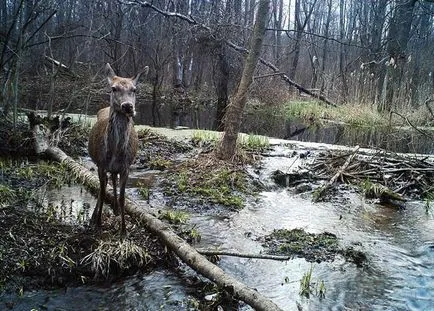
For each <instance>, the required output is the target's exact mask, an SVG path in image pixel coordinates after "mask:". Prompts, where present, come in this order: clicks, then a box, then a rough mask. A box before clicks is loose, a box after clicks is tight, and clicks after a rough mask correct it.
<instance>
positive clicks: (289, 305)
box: [0, 145, 434, 310]
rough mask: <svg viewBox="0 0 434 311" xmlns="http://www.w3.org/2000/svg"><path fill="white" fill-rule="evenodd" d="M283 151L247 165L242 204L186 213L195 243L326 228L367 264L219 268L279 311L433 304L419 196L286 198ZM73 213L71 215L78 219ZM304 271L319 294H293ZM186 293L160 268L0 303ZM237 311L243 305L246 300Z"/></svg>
mask: <svg viewBox="0 0 434 311" xmlns="http://www.w3.org/2000/svg"><path fill="white" fill-rule="evenodd" d="M297 151H298V152H300V151H299V150H297ZM292 152H293V150H292V149H291V148H290V147H285V146H281V145H276V146H274V147H273V151H271V152H270V156H267V157H264V159H263V165H262V169H261V170H260V171H253V169H252V172H251V174H252V175H256V177H258V178H259V179H260V180H261V181H262V182H263V183H265V184H267V185H269V187H268V190H266V191H263V192H261V193H260V194H259V196H258V197H257V198H256V199H255V200H253V199H252V200H251V201H249V202H248V203H247V205H246V207H245V208H244V209H243V210H241V211H239V212H236V213H232V214H230V215H229V216H227V217H222V216H216V215H212V216H203V215H199V214H192V215H191V219H190V222H191V223H193V224H195V225H196V228H197V229H198V231H199V232H200V233H201V236H202V239H201V241H200V243H198V244H197V245H196V247H197V248H199V249H211V250H214V249H218V250H222V251H223V250H227V251H234V252H240V253H253V254H258V253H260V252H261V251H263V247H262V246H261V242H259V241H257V238H259V237H261V236H264V235H266V234H269V233H271V232H272V231H273V229H282V228H283V229H294V228H303V229H305V230H306V231H307V232H311V233H321V232H324V231H328V232H331V233H334V234H336V235H337V237H338V238H339V240H340V241H341V243H342V244H343V245H353V244H357V245H359V247H361V249H362V250H363V251H364V252H365V253H366V255H367V257H368V260H369V263H368V265H367V266H366V267H364V268H358V267H356V265H355V264H353V263H348V262H346V261H345V260H344V259H343V258H340V257H337V258H336V259H335V260H334V261H333V262H322V263H319V264H318V263H314V264H312V263H309V262H306V261H305V260H304V259H302V258H295V259H292V260H289V261H283V262H281V261H272V260H263V259H246V258H238V257H227V256H222V257H221V261H220V262H219V266H220V267H222V268H223V269H224V270H225V271H226V272H227V273H229V274H231V275H233V276H234V277H236V278H237V279H239V280H241V281H242V282H244V283H245V284H247V285H249V286H251V287H253V288H255V289H257V290H258V291H259V292H261V293H262V294H263V295H265V296H267V297H269V298H270V299H272V300H273V301H274V302H275V303H276V304H278V305H279V306H280V307H281V308H282V309H283V310H297V305H298V306H299V307H301V308H302V309H303V310H434V216H433V210H432V209H431V210H427V209H426V208H425V205H424V202H420V201H410V202H407V204H406V208H405V209H402V210H395V209H390V208H385V207H382V206H380V205H376V204H373V203H368V202H365V200H364V198H362V197H361V196H360V195H359V194H356V193H352V192H350V191H348V192H344V196H343V198H342V202H334V203H332V202H321V203H313V202H312V199H311V195H310V194H295V193H293V192H291V191H290V190H288V189H284V188H278V187H276V186H274V185H273V184H272V181H271V180H270V175H271V173H272V172H273V171H275V170H276V169H280V170H282V171H285V172H289V171H290V170H292V169H296V168H297V166H298V165H301V164H302V162H300V161H303V160H299V161H294V157H290V156H289V154H291V153H292ZM57 193H58V192H57ZM128 194H129V195H130V196H132V198H133V199H134V196H135V195H136V192H135V189H128ZM51 195H52V194H47V197H49V196H51ZM68 197H70V198H72V197H73V198H74V201H73V202H72V201H68V200H70V198H68ZM53 200H54V199H53ZM58 200H63V202H71V203H70V204H69V203H68V204H69V205H68V204H67V206H68V208H70V209H81V210H82V209H83V208H84V207H85V206H88V205H90V206H94V204H95V199H94V198H93V197H92V196H91V195H89V194H88V193H86V192H85V191H82V189H81V188H80V187H79V186H72V187H70V188H69V190H68V193H66V192H63V191H62V197H61V198H58ZM161 200H162V198H161V195H154V196H151V201H150V204H151V205H154V206H161V204H162V202H161ZM73 203H74V204H73ZM53 204H55V203H53ZM81 210H80V211H78V212H74V213H73V214H72V215H75V216H74V217H75V218H77V217H80V215H86V213H84V214H83V212H82V211H81ZM74 217H73V218H74ZM83 217H84V216H83ZM310 268H313V273H312V281H313V282H314V283H317V284H319V282H321V281H323V282H324V284H325V288H326V293H325V297H324V298H320V297H318V296H317V295H315V294H312V295H311V296H310V298H309V299H308V298H305V297H302V296H300V295H299V292H300V280H301V279H302V277H303V275H304V274H305V273H306V272H307V271H309V269H310ZM192 290H194V289H191V288H189V287H188V285H186V284H185V283H184V282H183V280H182V278H180V277H178V276H177V275H175V274H174V273H173V272H170V271H165V270H160V271H155V272H153V273H151V274H149V275H146V276H133V277H129V278H126V279H124V280H123V281H122V282H117V283H115V284H110V285H107V286H106V287H104V286H81V287H77V288H66V289H63V290H55V291H44V290H38V291H33V292H25V293H24V294H23V295H22V296H20V297H18V296H7V297H3V298H2V299H1V300H2V301H8V302H12V303H13V306H14V309H13V310H31V309H36V310H83V309H84V308H85V309H87V310H189V307H188V295H189V294H190V293H191V291H192ZM11 305H12V304H11ZM3 308H4V305H3V303H0V309H3ZM241 309H242V310H251V308H250V307H248V306H242V307H241Z"/></svg>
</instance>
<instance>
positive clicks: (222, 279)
mask: <svg viewBox="0 0 434 311" xmlns="http://www.w3.org/2000/svg"><path fill="white" fill-rule="evenodd" d="M33 129H34V138H35V143H36V145H37V150H38V153H43V154H45V155H46V156H48V157H49V158H50V159H52V160H55V161H58V162H61V163H63V164H65V165H66V166H67V168H68V169H69V170H71V172H72V173H73V174H74V176H75V177H76V178H77V180H79V181H80V182H82V183H83V184H84V185H85V186H86V187H88V188H89V189H90V190H91V191H93V192H94V193H96V192H97V190H98V187H99V180H98V177H97V176H96V175H95V174H93V173H92V172H90V171H89V170H88V169H86V168H85V167H83V166H82V165H80V164H79V163H77V162H76V161H75V160H74V159H72V158H71V157H69V156H68V155H66V154H65V153H64V152H63V151H62V150H61V149H59V148H57V147H51V146H48V143H44V142H41V141H38V140H40V139H42V140H44V139H46V137H47V134H46V133H47V130H46V129H44V128H43V126H42V125H35V126H34V127H33ZM44 148H46V149H45V150H44ZM112 193H113V192H112V191H110V189H109V191H108V193H107V195H106V199H107V200H108V201H109V202H112V201H113V199H114V198H113V195H112ZM125 209H126V212H127V214H129V215H130V216H131V217H132V218H134V219H138V220H140V221H141V223H143V224H144V225H145V226H146V227H147V228H148V229H149V230H150V231H151V232H152V233H154V234H156V235H157V236H158V237H159V238H160V239H161V241H162V242H163V243H164V244H165V245H166V246H167V247H168V248H169V249H170V250H171V251H173V252H174V253H175V254H176V255H177V256H178V257H179V258H180V259H181V260H182V261H183V262H184V263H186V264H187V265H189V266H190V267H191V268H192V269H194V270H195V271H196V272H198V273H200V274H202V275H203V276H205V277H206V278H208V279H209V280H211V281H212V282H214V283H216V284H217V285H219V286H220V287H221V288H223V289H224V290H226V291H227V292H228V293H230V294H232V295H233V296H234V297H235V298H237V299H239V300H242V301H244V302H245V303H247V304H248V305H250V306H251V307H253V308H254V309H255V310H264V311H265V310H267V311H273V310H281V309H280V308H279V307H278V306H277V305H276V304H275V303H274V302H272V301H271V300H269V299H268V298H266V297H264V296H263V295H261V294H260V293H258V292H257V291H255V290H254V289H252V288H250V287H248V286H246V285H244V284H243V283H241V282H240V281H238V280H237V279H235V278H233V277H232V276H230V275H228V274H226V273H225V272H224V271H223V270H222V269H221V268H219V267H218V266H216V265H214V264H213V263H211V262H210V261H208V260H207V259H206V258H205V257H204V256H202V255H201V254H199V253H198V252H197V251H196V250H195V249H194V248H193V247H192V246H190V245H189V244H188V243H187V242H185V241H184V240H183V239H181V238H180V237H179V236H178V235H176V234H175V233H174V232H173V231H172V230H171V229H170V227H169V225H168V224H166V223H163V222H162V221H161V220H159V219H158V218H157V217H155V216H153V215H152V214H151V213H150V211H149V210H147V209H146V208H145V207H143V206H139V205H138V204H136V203H135V202H134V201H131V200H129V199H128V198H126V200H125Z"/></svg>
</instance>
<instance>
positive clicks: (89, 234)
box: [0, 125, 434, 309]
mask: <svg viewBox="0 0 434 311" xmlns="http://www.w3.org/2000/svg"><path fill="white" fill-rule="evenodd" d="M2 131H4V132H5V130H4V129H2ZM23 133H24V134H25V135H28V134H29V133H28V132H26V131H23ZM63 135H67V139H63V140H62V141H63V143H62V144H61V145H60V147H61V148H62V149H64V151H65V152H66V153H68V154H69V155H71V156H72V157H74V158H75V159H77V160H78V161H79V162H81V163H83V164H84V165H85V166H86V167H89V168H91V169H94V166H93V164H91V163H90V160H89V159H88V157H87V151H86V144H87V142H86V137H87V133H86V130H83V129H82V128H80V127H78V126H74V125H72V126H71V127H70V130H68V131H65V132H64V133H63ZM2 137H6V136H2ZM139 138H140V152H139V155H138V157H137V159H136V162H135V164H134V165H133V167H132V173H131V175H130V184H129V187H130V188H129V190H128V191H129V192H128V194H129V195H130V196H131V195H133V196H134V197H135V199H137V201H138V202H139V203H140V202H141V203H142V204H147V203H148V202H149V197H150V196H160V197H161V198H162V199H161V206H151V209H152V210H153V211H155V214H156V215H157V216H158V217H159V218H160V219H162V220H164V221H166V222H167V223H168V224H170V226H172V228H173V230H175V231H176V232H177V233H178V234H179V235H180V236H181V237H183V238H184V239H185V240H187V241H188V242H189V243H192V244H194V243H195V242H196V241H198V240H200V232H198V231H197V230H196V229H195V227H194V226H192V225H189V222H188V214H189V213H190V212H192V211H194V212H195V213H202V214H218V215H230V214H231V213H237V212H238V211H240V210H241V209H242V208H243V207H244V204H245V202H246V201H247V200H254V199H255V196H256V195H257V193H259V192H260V191H263V190H266V189H268V190H269V189H278V188H287V189H288V191H293V192H294V193H307V194H309V195H310V196H311V197H312V199H313V200H318V201H319V200H329V201H335V202H339V201H341V199H342V196H341V195H340V193H339V191H340V190H342V189H348V188H351V189H353V191H357V192H359V193H361V194H362V195H364V196H366V198H368V199H371V200H377V201H378V202H379V203H381V204H385V205H388V206H389V208H398V209H399V208H405V201H406V199H407V198H416V199H420V200H423V199H426V200H431V188H430V187H431V185H432V184H433V181H434V180H433V179H434V177H433V176H434V166H433V164H432V162H430V161H428V160H427V159H424V158H421V159H410V160H408V159H404V158H400V157H398V156H397V155H390V154H387V155H386V154H384V153H379V152H376V153H364V152H362V151H360V150H346V151H336V150H335V151H333V150H322V151H315V150H307V151H306V150H304V151H303V152H299V151H298V150H297V147H296V146H294V147H293V152H292V154H290V155H288V157H292V158H294V163H296V162H297V163H298V164H300V163H301V164H300V165H295V166H294V169H293V170H291V171H288V170H283V169H282V170H275V171H274V172H273V173H272V174H271V175H270V176H269V179H270V180H271V181H272V182H271V183H267V182H264V180H261V179H259V178H258V177H257V175H256V174H255V173H252V172H258V171H260V170H261V159H262V158H263V157H267V156H270V151H271V150H272V147H271V146H270V145H267V144H265V145H261V146H256V147H252V146H250V147H243V148H240V150H239V152H238V157H237V159H236V161H234V162H231V163H227V162H221V161H218V160H217V159H215V157H214V154H213V148H214V143H215V142H213V140H207V139H198V138H197V137H196V138H195V139H187V140H182V141H181V140H175V139H168V138H167V137H165V136H162V135H159V134H156V133H155V132H153V131H152V130H149V129H142V130H140V131H139ZM8 139H9V141H8V142H1V144H2V145H3V146H8V145H9V144H10V142H11V141H13V144H17V142H18V141H23V138H19V137H8ZM28 139H29V138H28V137H27V138H26V140H28ZM13 144H12V145H13ZM12 148H13V146H12V147H11V150H12ZM11 150H8V151H11ZM29 150H30V147H29ZM3 151H4V150H3ZM0 170H1V175H0V196H1V202H0V236H1V237H2V238H1V239H0V296H1V295H2V293H7V292H13V293H16V294H17V295H22V294H23V292H25V291H29V290H34V289H40V288H59V287H60V288H61V287H69V286H80V285H83V284H95V283H96V284H104V283H108V282H115V281H116V280H119V279H122V278H123V277H125V276H128V275H132V274H136V273H144V274H146V273H148V272H149V271H152V270H153V269H155V268H156V267H167V268H171V269H175V270H176V269H178V268H179V267H180V263H179V262H178V260H177V259H176V258H175V256H174V255H173V254H171V253H170V252H168V251H167V249H166V248H165V247H164V245H162V244H161V243H160V241H159V240H158V238H156V237H155V236H153V235H152V234H150V233H149V232H148V231H147V230H146V228H144V227H143V226H142V225H141V224H140V223H139V222H137V220H135V219H131V218H130V217H127V232H128V236H127V239H125V240H124V241H120V239H119V235H118V233H119V228H118V224H119V219H118V218H117V217H114V216H113V215H111V213H110V212H109V211H108V209H106V211H105V213H104V216H103V228H102V230H99V231H97V230H95V229H94V228H91V227H89V225H88V222H89V214H91V213H92V211H93V203H92V206H91V204H90V203H89V202H83V203H82V204H81V206H79V207H78V208H76V207H74V211H73V202H74V198H73V197H71V198H66V199H65V200H63V201H62V202H61V203H60V204H54V205H53V204H52V203H51V202H50V200H48V199H47V192H48V191H52V190H53V189H57V190H55V191H58V192H59V193H61V192H62V191H63V190H62V189H65V187H72V186H74V185H75V186H77V187H78V188H79V189H80V190H79V191H86V190H85V189H84V188H82V187H81V186H80V185H76V184H75V180H74V177H73V176H71V174H70V173H69V172H68V171H67V169H66V168H65V167H63V166H62V165H61V164H59V163H53V162H50V161H46V160H43V159H40V158H36V157H34V156H33V157H28V156H26V157H24V156H22V155H20V157H16V156H12V155H11V154H10V152H9V156H4V157H2V158H1V159H0ZM344 191H346V190H344ZM338 204H339V203H338ZM427 208H428V207H427ZM258 240H259V241H261V243H263V246H264V248H265V249H266V250H267V252H268V253H269V254H272V255H282V256H284V255H287V256H292V257H302V258H305V259H306V260H307V261H311V262H321V261H332V260H334V258H335V256H342V257H343V258H345V259H346V260H348V261H350V262H353V263H355V264H356V265H357V266H360V267H362V266H364V265H369V261H368V259H367V257H366V255H365V254H364V252H363V247H361V244H359V245H352V246H350V247H344V246H342V245H340V243H339V240H338V238H337V237H336V236H335V235H334V234H332V233H329V232H323V233H320V234H311V233H308V232H305V231H304V230H303V229H301V228H295V229H292V230H289V229H288V230H286V229H281V228H276V230H275V231H274V232H273V233H271V234H269V235H267V236H263V237H258ZM198 286H201V288H202V289H203V292H202V291H198V292H197V293H196V294H195V295H196V296H199V295H201V296H202V298H203V296H205V295H206V290H205V285H204V284H202V283H200V284H198ZM196 298H198V299H199V300H200V298H201V297H196ZM202 303H204V302H202ZM213 303H214V304H217V303H219V302H213ZM209 304H211V303H210V302H208V306H207V307H208V308H210V309H211V308H212V306H210V305H209ZM214 306H215V305H214ZM3 307H7V308H9V309H13V307H14V306H13V303H11V304H8V302H7V301H5V305H4V306H1V307H0V308H3ZM200 308H201V309H204V307H203V306H201V307H200Z"/></svg>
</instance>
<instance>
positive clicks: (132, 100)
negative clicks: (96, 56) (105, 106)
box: [106, 63, 149, 117]
mask: <svg viewBox="0 0 434 311" xmlns="http://www.w3.org/2000/svg"><path fill="white" fill-rule="evenodd" d="M106 70H107V79H108V83H109V85H110V87H111V94H110V107H111V109H112V110H113V111H115V112H118V113H121V114H124V115H125V116H127V117H134V116H135V115H136V107H135V106H136V86H137V81H139V78H140V76H141V75H142V74H145V75H146V74H147V73H148V71H149V67H148V66H146V67H145V69H144V70H143V71H141V72H139V73H138V74H136V76H135V77H133V78H122V77H119V76H117V75H116V74H115V72H114V70H113V68H112V67H111V66H110V64H109V63H107V64H106Z"/></svg>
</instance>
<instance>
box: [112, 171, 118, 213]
mask: <svg viewBox="0 0 434 311" xmlns="http://www.w3.org/2000/svg"><path fill="white" fill-rule="evenodd" d="M111 178H112V185H113V198H114V201H113V204H112V210H113V214H115V216H118V215H119V201H118V193H117V189H116V188H117V179H118V174H117V173H111Z"/></svg>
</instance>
